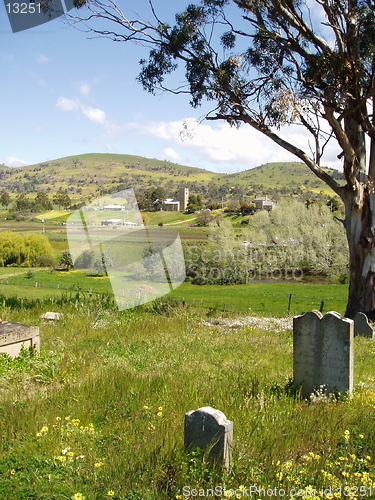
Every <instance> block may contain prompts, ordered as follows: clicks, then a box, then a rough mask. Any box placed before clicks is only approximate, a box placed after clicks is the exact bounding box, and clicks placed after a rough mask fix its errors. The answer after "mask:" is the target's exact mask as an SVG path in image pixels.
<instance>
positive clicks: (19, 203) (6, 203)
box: [0, 188, 72, 212]
mask: <svg viewBox="0 0 375 500" xmlns="http://www.w3.org/2000/svg"><path fill="white" fill-rule="evenodd" d="M0 203H1V205H2V206H3V207H4V208H6V209H7V208H8V207H10V205H11V204H12V209H14V210H17V211H19V212H39V211H47V210H52V209H53V205H57V206H58V207H59V208H60V209H61V208H65V209H67V208H69V207H70V206H71V203H72V202H71V199H70V196H69V195H68V192H67V191H64V190H63V189H61V188H60V189H59V190H58V191H57V192H56V193H55V194H54V195H53V196H52V201H51V200H50V198H49V196H48V194H47V193H46V192H44V191H41V192H39V193H37V194H36V196H35V198H34V199H32V198H30V197H28V196H26V193H24V192H21V193H18V194H17V195H16V197H15V198H14V199H12V198H11V196H10V194H9V193H8V192H7V191H4V192H2V193H1V194H0Z"/></svg>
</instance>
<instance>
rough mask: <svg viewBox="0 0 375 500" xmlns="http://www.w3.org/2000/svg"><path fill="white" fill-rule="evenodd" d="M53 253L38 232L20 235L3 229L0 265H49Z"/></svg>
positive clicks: (46, 240)
mask: <svg viewBox="0 0 375 500" xmlns="http://www.w3.org/2000/svg"><path fill="white" fill-rule="evenodd" d="M53 259H54V254H53V250H52V246H51V244H50V242H49V241H48V239H47V238H46V237H45V236H43V235H40V234H29V235H27V236H21V235H19V234H16V233H13V232H12V231H3V232H2V233H1V240H0V267H5V266H20V267H21V266H22V267H43V266H50V265H51V264H52V262H53Z"/></svg>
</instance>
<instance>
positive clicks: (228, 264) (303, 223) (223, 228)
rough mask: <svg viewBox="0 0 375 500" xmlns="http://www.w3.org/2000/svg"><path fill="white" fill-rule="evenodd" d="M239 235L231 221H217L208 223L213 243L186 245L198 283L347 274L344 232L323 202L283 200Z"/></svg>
mask: <svg viewBox="0 0 375 500" xmlns="http://www.w3.org/2000/svg"><path fill="white" fill-rule="evenodd" d="M241 234H242V238H241V239H239V238H238V237H237V235H236V233H235V230H234V228H233V225H232V223H231V222H230V220H229V219H217V220H215V221H213V222H212V223H211V224H210V236H209V240H208V243H209V246H206V245H205V246H203V245H202V246H190V247H187V249H186V255H185V257H186V265H187V267H188V268H189V269H190V270H191V272H192V273H191V274H193V275H194V274H195V282H196V283H198V284H231V283H246V282H248V281H249V280H251V279H252V278H257V279H261V278H265V277H266V278H267V277H270V278H273V279H290V277H291V275H293V276H295V277H297V278H301V276H302V275H303V274H313V275H314V274H315V275H340V274H345V273H347V262H348V245H347V242H346V238H345V231H344V229H343V227H342V224H341V223H340V222H338V221H337V220H336V219H335V218H334V217H333V216H332V213H331V211H330V209H329V207H327V206H325V205H321V206H319V205H312V206H310V207H309V208H308V207H306V205H304V204H303V203H300V202H297V201H293V202H292V203H288V204H287V203H286V202H281V203H280V206H278V207H277V208H275V209H274V210H273V211H272V212H266V211H259V212H257V213H256V214H255V215H254V216H253V217H251V218H250V220H249V225H248V226H246V228H245V229H243V230H242V233H241Z"/></svg>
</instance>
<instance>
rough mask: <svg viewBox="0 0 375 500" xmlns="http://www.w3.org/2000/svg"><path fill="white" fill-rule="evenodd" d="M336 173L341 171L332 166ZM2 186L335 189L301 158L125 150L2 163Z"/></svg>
mask: <svg viewBox="0 0 375 500" xmlns="http://www.w3.org/2000/svg"><path fill="white" fill-rule="evenodd" d="M330 173H331V174H333V175H334V176H335V177H336V178H340V175H341V174H340V173H339V172H337V171H335V170H332V171H330ZM0 180H1V191H8V192H10V193H12V192H13V193H19V192H22V191H25V192H26V193H30V194H32V193H36V192H38V191H45V192H46V193H55V192H56V191H57V190H58V189H59V188H62V189H64V190H65V189H66V190H68V192H69V195H70V197H71V199H72V200H74V201H80V200H82V199H85V200H87V199H89V198H93V197H97V196H101V195H103V194H106V193H111V192H116V191H120V190H122V189H127V188H131V187H132V188H134V189H137V190H144V189H147V188H149V187H157V186H163V187H165V189H166V191H167V194H168V196H174V193H175V192H176V190H177V189H178V188H179V187H181V186H186V187H188V188H189V189H190V190H191V192H193V193H196V194H198V193H201V194H203V195H205V197H206V198H209V199H211V200H216V201H220V200H221V199H222V197H226V196H227V195H231V196H252V195H254V194H265V195H267V194H272V192H275V191H277V192H279V193H281V194H301V193H303V192H306V191H310V192H313V193H314V192H315V193H319V192H321V191H323V192H324V193H325V194H328V195H332V191H330V190H329V188H328V187H327V186H326V185H325V184H324V183H323V182H322V181H320V180H319V179H318V178H317V177H316V176H315V175H314V174H312V173H311V172H310V171H309V169H308V168H307V167H306V166H305V165H304V164H303V163H297V162H294V163H269V164H265V165H261V166H260V167H256V168H253V169H251V170H246V171H243V172H239V173H235V174H217V173H214V172H210V171H207V170H204V169H202V168H194V167H187V166H184V165H179V164H176V163H171V162H169V161H165V160H164V161H161V160H156V159H150V158H143V157H141V156H132V155H122V154H99V153H98V154H84V155H77V156H68V157H66V158H60V159H57V160H51V161H48V162H44V163H40V164H36V165H29V166H26V167H20V168H9V167H5V166H1V167H0Z"/></svg>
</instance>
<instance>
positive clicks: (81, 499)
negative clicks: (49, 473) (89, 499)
mask: <svg viewBox="0 0 375 500" xmlns="http://www.w3.org/2000/svg"><path fill="white" fill-rule="evenodd" d="M72 500H85V497H84V496H83V495H82V493H75V494H74V495H73V496H72Z"/></svg>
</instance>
